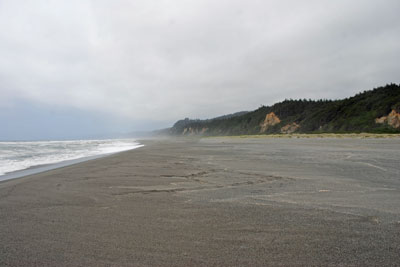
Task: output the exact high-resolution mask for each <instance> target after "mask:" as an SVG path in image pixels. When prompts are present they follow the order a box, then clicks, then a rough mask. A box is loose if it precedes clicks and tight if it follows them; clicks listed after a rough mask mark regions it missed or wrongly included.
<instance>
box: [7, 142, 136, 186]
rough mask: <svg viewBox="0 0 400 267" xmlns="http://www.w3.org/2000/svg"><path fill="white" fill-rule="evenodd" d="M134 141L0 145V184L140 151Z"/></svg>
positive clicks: (10, 143)
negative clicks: (37, 170)
mask: <svg viewBox="0 0 400 267" xmlns="http://www.w3.org/2000/svg"><path fill="white" fill-rule="evenodd" d="M141 146H143V145H141V144H140V143H138V142H137V141H136V140H134V139H107V140H72V141H33V142H0V180H3V179H1V177H5V176H7V175H6V174H9V173H12V172H16V171H20V170H24V169H28V168H32V167H36V166H43V165H49V164H57V163H61V162H66V161H72V160H78V159H84V158H89V157H94V156H101V155H107V154H112V153H116V152H121V151H126V150H131V149H135V148H138V147H141Z"/></svg>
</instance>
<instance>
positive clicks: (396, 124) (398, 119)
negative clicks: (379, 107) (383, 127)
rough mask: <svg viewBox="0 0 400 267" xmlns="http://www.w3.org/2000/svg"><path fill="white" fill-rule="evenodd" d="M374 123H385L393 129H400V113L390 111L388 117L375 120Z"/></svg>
mask: <svg viewBox="0 0 400 267" xmlns="http://www.w3.org/2000/svg"><path fill="white" fill-rule="evenodd" d="M375 123H379V124H384V123H386V124H388V125H390V126H392V127H393V128H395V129H400V113H398V112H397V111H396V110H392V112H390V113H389V115H387V116H383V117H380V118H376V119H375Z"/></svg>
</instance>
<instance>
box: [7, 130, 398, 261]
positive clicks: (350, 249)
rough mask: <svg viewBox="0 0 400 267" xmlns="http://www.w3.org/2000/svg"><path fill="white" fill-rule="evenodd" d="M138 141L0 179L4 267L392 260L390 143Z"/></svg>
mask: <svg viewBox="0 0 400 267" xmlns="http://www.w3.org/2000/svg"><path fill="white" fill-rule="evenodd" d="M140 141H141V143H142V144H145V145H146V146H145V147H144V148H143V149H141V150H136V149H133V150H129V151H124V153H122V152H121V153H117V154H114V155H111V156H108V157H102V158H99V159H95V160H90V161H85V162H82V163H79V164H75V165H70V166H66V167H63V168H58V169H53V170H49V171H46V172H43V173H39V174H34V175H30V176H29V177H27V176H25V178H21V179H13V180H8V181H7V182H3V183H0V213H1V214H2V216H0V229H2V231H0V239H1V240H2V246H0V265H6V266H32V265H36V266H43V265H47V266H49V265H52V266H83V265H84V266H110V265H111V266H132V265H139V266H244V265H245V266H266V265H269V266H276V265H280V266H282V265H283V266H293V265H297V266H299V265H300V266H305V265H316V266H331V265H340V266H348V265H362V266H377V265H381V266H382V265H385V266H387V265H393V264H395V263H396V262H399V261H400V255H399V254H398V253H397V252H398V251H399V249H400V238H399V236H398V229H399V227H400V223H399V222H400V207H399V206H398V205H397V203H400V202H399V201H400V194H399V192H400V181H399V179H397V178H396V177H398V173H399V168H400V167H399V166H397V165H398V164H397V163H398V162H397V158H398V155H399V154H398V153H399V152H398V151H400V142H399V141H398V140H397V139H376V140H375V139H312V140H311V139H306V138H304V139H301V138H299V139H296V138H294V139H279V138H277V139H268V138H267V139H262V138H254V139H246V138H245V139H241V138H229V137H225V138H202V139H171V140H145V141H143V140H140ZM142 141H143V142H142Z"/></svg>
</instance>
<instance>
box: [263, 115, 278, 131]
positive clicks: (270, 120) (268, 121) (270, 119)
mask: <svg viewBox="0 0 400 267" xmlns="http://www.w3.org/2000/svg"><path fill="white" fill-rule="evenodd" d="M280 122H281V120H280V119H279V118H278V116H276V115H275V113H273V112H271V113H268V114H267V115H266V116H265V120H264V121H263V122H262V123H261V124H260V126H261V130H260V132H261V133H264V132H265V131H266V130H267V129H268V128H269V127H270V126H274V125H276V124H278V123H280Z"/></svg>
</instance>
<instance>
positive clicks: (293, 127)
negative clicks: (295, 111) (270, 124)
mask: <svg viewBox="0 0 400 267" xmlns="http://www.w3.org/2000/svg"><path fill="white" fill-rule="evenodd" d="M299 128H300V125H298V124H297V123H295V122H293V123H289V124H287V125H285V126H283V127H282V128H281V133H284V134H291V133H294V132H295V131H297V129H299Z"/></svg>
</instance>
